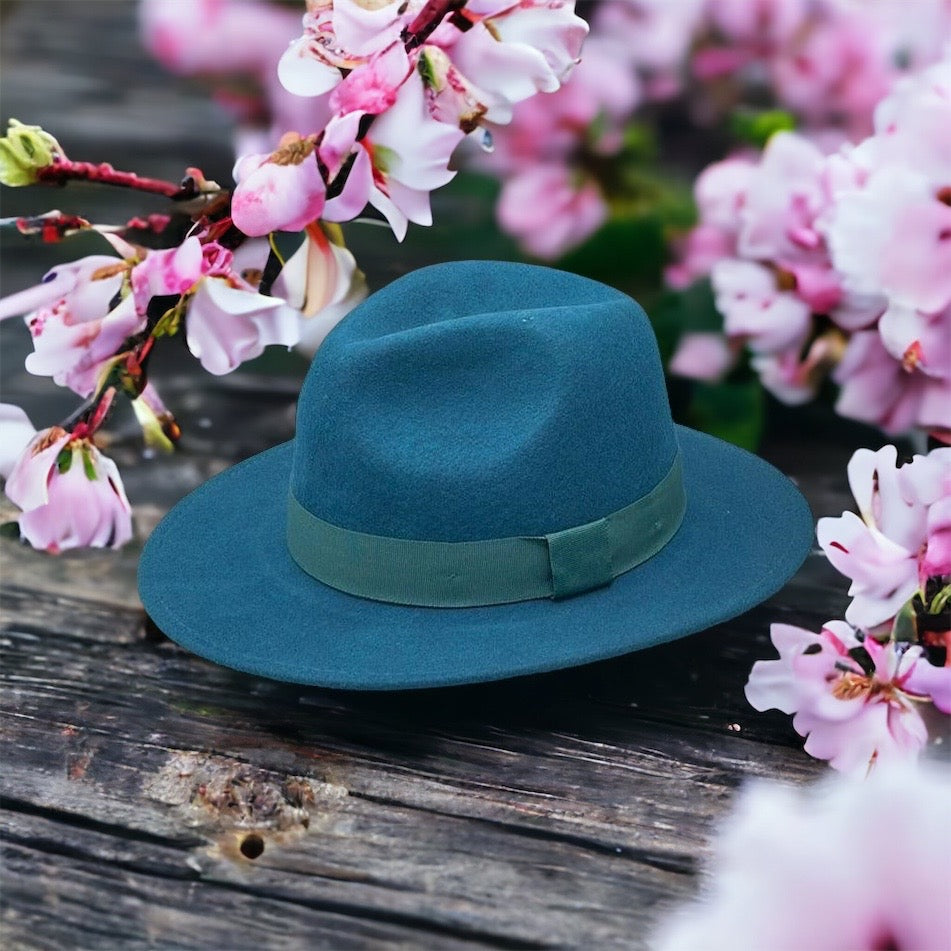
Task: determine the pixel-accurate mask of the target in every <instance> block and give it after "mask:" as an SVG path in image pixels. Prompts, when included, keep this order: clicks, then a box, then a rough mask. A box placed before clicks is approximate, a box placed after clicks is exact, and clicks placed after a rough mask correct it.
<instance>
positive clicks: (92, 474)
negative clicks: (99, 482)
mask: <svg viewBox="0 0 951 951" xmlns="http://www.w3.org/2000/svg"><path fill="white" fill-rule="evenodd" d="M82 455H83V471H84V472H85V473H86V478H87V479H88V480H89V481H90V482H95V481H96V479H98V478H99V473H98V472H96V466H95V464H94V463H93V461H92V452H91V451H90V449H89V446H83V448H82Z"/></svg>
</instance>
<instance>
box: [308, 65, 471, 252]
mask: <svg viewBox="0 0 951 951" xmlns="http://www.w3.org/2000/svg"><path fill="white" fill-rule="evenodd" d="M358 122H359V116H358V115H357V114H356V113H351V114H349V115H347V116H343V117H341V118H340V119H338V120H336V121H334V122H331V123H330V124H329V125H328V127H327V130H326V134H325V137H324V143H323V144H322V147H321V156H324V155H325V154H326V155H327V164H328V166H329V167H330V168H331V170H332V169H333V167H334V165H339V164H340V163H342V161H343V158H342V157H343V156H345V155H347V154H348V151H349V149H350V148H352V149H354V150H355V153H356V158H355V159H354V162H353V166H352V168H351V170H350V173H349V175H348V178H347V181H346V184H345V185H344V188H343V191H342V192H341V194H340V195H338V196H336V197H335V198H334V199H332V200H331V201H330V202H328V203H327V207H326V209H325V211H324V218H325V219H326V220H328V221H347V220H349V219H350V218H353V217H354V216H355V215H357V214H359V213H360V211H362V210H363V208H364V207H365V206H366V204H367V203H369V204H371V205H373V207H374V208H376V209H377V210H378V211H380V212H381V213H382V214H383V215H384V216H385V217H386V219H387V220H388V221H389V223H390V226H391V227H392V229H393V233H394V234H395V235H396V237H397V239H398V240H400V241H402V240H403V238H404V237H405V236H406V228H407V224H408V222H409V221H413V222H415V223H417V224H423V225H428V224H431V223H432V211H431V209H430V205H429V193H430V192H431V191H432V190H433V189H435V188H439V187H441V186H442V185H445V184H446V183H447V182H449V181H451V180H452V178H453V177H454V176H455V172H454V171H450V169H449V159H450V156H451V155H452V152H453V149H455V147H456V145H458V143H459V141H460V140H461V139H462V137H463V132H462V131H461V130H460V129H459V128H458V127H456V126H451V125H447V124H446V123H444V122H438V121H436V120H435V119H433V118H432V117H431V116H430V114H429V111H428V108H427V104H426V96H425V92H424V88H423V82H422V79H421V78H420V76H419V74H418V73H412V74H411V75H410V76H409V77H408V78H407V79H406V81H405V82H404V83H403V85H402V86H401V87H400V90H399V95H398V96H397V99H396V102H395V103H394V105H393V106H392V107H391V108H390V109H388V110H387V111H386V112H384V113H383V114H382V115H380V116H378V117H377V118H376V119H375V120H374V122H373V125H372V126H371V127H370V130H369V132H368V133H367V135H366V136H364V137H363V138H362V139H361V140H359V141H355V136H356V131H357V125H358Z"/></svg>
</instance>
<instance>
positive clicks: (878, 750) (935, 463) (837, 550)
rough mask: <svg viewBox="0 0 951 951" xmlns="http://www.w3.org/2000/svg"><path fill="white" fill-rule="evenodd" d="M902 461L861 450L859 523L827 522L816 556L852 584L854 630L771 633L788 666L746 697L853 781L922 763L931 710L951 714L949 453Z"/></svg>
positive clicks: (889, 452)
mask: <svg viewBox="0 0 951 951" xmlns="http://www.w3.org/2000/svg"><path fill="white" fill-rule="evenodd" d="M896 458H897V453H896V450H895V447H894V446H885V447H884V448H882V449H880V450H878V452H872V451H871V450H869V449H860V450H858V451H857V452H856V453H855V454H854V455H853V457H852V460H851V461H850V463H849V467H848V475H849V484H850V486H851V488H852V494H853V495H854V496H855V500H856V503H857V504H858V508H859V513H860V515H855V514H854V513H852V512H845V513H844V514H843V515H842V516H841V517H839V518H822V519H820V520H819V524H818V529H817V535H818V538H819V544H820V545H821V546H822V549H823V551H824V552H825V553H826V556H827V557H828V558H829V560H830V561H831V562H832V564H833V565H835V567H836V568H837V569H838V570H839V571H841V572H842V573H843V574H845V575H847V576H848V577H849V578H851V579H852V586H851V587H850V588H849V594H850V596H851V597H852V601H851V603H850V604H849V607H848V609H847V610H846V612H845V620H844V621H829V622H828V623H827V624H825V625H824V627H823V628H822V630H821V631H820V632H819V633H818V634H814V633H812V632H811V631H806V630H803V629H802V628H798V627H792V626H790V625H788V624H774V625H773V627H772V632H771V633H772V639H773V644H774V645H775V646H776V648H777V650H778V651H779V659H778V660H771V661H758V662H757V663H756V664H755V665H754V667H753V670H752V673H751V674H750V679H749V682H748V684H747V686H746V696H747V699H748V700H749V701H750V703H751V704H752V705H753V706H754V707H755V708H756V709H757V710H767V709H770V708H773V707H775V708H777V709H779V710H782V711H783V712H784V713H791V714H794V718H793V726H794V727H795V729H796V731H797V732H798V733H799V734H800V735H801V736H805V737H806V738H807V739H806V744H805V749H806V752H808V753H810V754H811V755H812V756H815V757H818V758H819V759H825V760H829V761H830V763H831V765H832V766H833V767H835V768H836V769H839V770H842V771H844V772H849V773H862V772H865V771H867V770H868V769H870V768H871V766H872V765H876V764H879V763H890V762H893V761H902V760H906V759H909V758H914V757H915V756H916V755H917V754H918V752H919V751H920V750H921V748H922V747H923V746H924V744H925V743H926V741H927V738H928V732H927V728H926V725H925V722H924V720H923V719H922V717H921V714H920V713H919V709H920V708H921V707H922V706H923V705H925V704H928V703H933V704H934V706H935V707H936V708H937V709H938V710H940V711H942V712H943V713H951V448H940V449H934V450H932V451H931V452H930V453H929V454H928V455H927V456H915V457H914V458H913V459H912V460H911V462H908V463H906V464H905V465H903V466H900V467H896V465H895V463H896Z"/></svg>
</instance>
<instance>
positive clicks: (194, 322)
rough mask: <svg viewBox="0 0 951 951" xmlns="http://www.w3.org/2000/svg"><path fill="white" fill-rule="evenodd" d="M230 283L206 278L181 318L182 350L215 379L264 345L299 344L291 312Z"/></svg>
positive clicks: (274, 299)
mask: <svg viewBox="0 0 951 951" xmlns="http://www.w3.org/2000/svg"><path fill="white" fill-rule="evenodd" d="M234 283H235V282H234V280H233V279H232V280H231V281H229V280H226V279H224V278H219V277H206V278H205V279H204V280H203V281H202V282H201V283H200V284H199V285H198V289H197V290H196V291H195V293H194V295H193V296H192V298H191V300H190V302H189V306H188V313H187V315H186V318H185V339H186V342H187V344H188V349H189V350H190V351H191V352H192V353H193V354H194V355H195V356H196V357H197V358H198V360H199V362H200V363H201V365H202V366H203V367H204V368H205V369H206V370H207V371H208V372H209V373H214V374H215V375H217V376H220V375H222V374H224V373H230V372H231V371H232V370H233V369H234V368H235V367H237V366H238V365H239V364H241V363H243V362H244V361H245V360H250V359H252V358H254V357H257V356H260V355H261V354H262V353H263V352H264V348H265V347H266V346H268V345H269V344H280V345H282V346H285V347H293V346H294V344H296V343H297V341H298V340H299V339H300V315H299V314H298V312H297V311H296V310H294V308H293V307H290V306H288V305H287V304H286V303H285V302H284V301H283V300H281V299H280V298H277V297H268V296H266V295H264V294H258V293H256V292H255V291H254V289H253V288H249V287H246V286H237V287H236V286H233V285H234Z"/></svg>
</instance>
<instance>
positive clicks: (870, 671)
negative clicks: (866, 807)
mask: <svg viewBox="0 0 951 951" xmlns="http://www.w3.org/2000/svg"><path fill="white" fill-rule="evenodd" d="M770 636H771V637H772V640H773V644H774V646H775V647H776V649H777V650H778V651H779V659H778V660H759V661H757V662H756V663H755V664H754V665H753V669H752V671H751V672H750V677H749V680H748V681H747V684H746V699H747V700H748V701H749V702H750V704H751V705H752V706H753V707H754V708H755V709H757V710H770V709H773V708H775V709H778V710H781V711H782V712H783V713H791V714H794V716H793V727H794V728H795V730H796V732H797V733H798V734H799V735H800V736H804V737H806V743H805V750H806V752H807V753H809V755H810V756H815V757H816V758H817V759H824V760H828V761H829V764H830V765H831V766H832V767H833V768H835V769H837V770H839V771H841V772H845V773H853V774H857V775H863V774H865V773H867V772H868V770H869V769H871V768H872V767H873V766H877V765H883V766H887V765H890V764H891V763H893V762H898V761H902V760H907V759H914V758H915V757H916V756H917V755H918V753H919V752H920V751H921V748H922V747H923V746H924V744H925V743H926V742H927V739H928V731H927V729H926V727H925V724H924V721H923V720H922V719H921V715H920V713H919V712H918V709H917V704H918V703H919V702H921V701H923V700H929V699H933V698H932V696H931V695H930V694H926V695H922V694H918V693H915V692H913V691H912V689H911V687H910V683H912V682H913V681H912V680H911V678H912V677H913V675H914V671H915V669H916V667H917V666H918V665H919V664H928V666H929V667H933V665H931V664H929V662H928V660H927V658H926V656H925V654H924V651H923V649H922V648H921V647H919V646H917V645H913V646H908V645H905V644H901V645H899V644H895V643H893V642H889V643H888V644H884V645H883V644H880V643H878V641H876V640H874V639H873V638H871V637H866V638H864V639H860V638H859V637H857V636H856V634H855V630H854V628H852V627H851V625H849V624H847V623H846V622H845V621H829V622H827V623H826V624H825V625H824V627H823V628H822V631H821V632H820V633H819V634H813V633H812V632H811V631H806V630H804V629H803V628H799V627H792V626H791V625H788V624H773V625H772V627H771V628H770ZM857 655H861V656H862V657H863V658H864V661H863V662H861V663H860V661H859V660H858V659H856V658H857ZM932 679H934V680H935V681H936V682H937V683H938V684H939V686H938V687H937V688H936V695H937V699H938V700H939V701H941V702H944V699H945V698H946V697H947V696H948V695H949V694H948V683H951V667H941V668H939V667H933V670H929V671H928V672H927V676H925V677H923V678H920V679H919V680H918V683H919V684H924V683H928V682H930V681H931V680H932ZM944 712H951V710H945V711H944Z"/></svg>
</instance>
